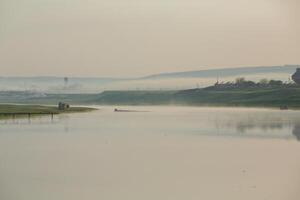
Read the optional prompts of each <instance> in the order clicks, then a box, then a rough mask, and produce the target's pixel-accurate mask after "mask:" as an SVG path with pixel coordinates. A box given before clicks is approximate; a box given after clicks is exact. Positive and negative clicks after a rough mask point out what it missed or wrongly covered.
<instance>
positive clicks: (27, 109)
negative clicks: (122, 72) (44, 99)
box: [0, 104, 94, 115]
mask: <svg viewBox="0 0 300 200" xmlns="http://www.w3.org/2000/svg"><path fill="white" fill-rule="evenodd" d="M92 110H94V109H93V108H87V107H71V108H69V109H66V110H59V109H58V108H57V107H56V106H41V105H13V104H0V115H9V114H12V115H13V114H60V113H74V112H88V111H92Z"/></svg>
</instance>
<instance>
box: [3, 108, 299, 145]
mask: <svg viewBox="0 0 300 200" xmlns="http://www.w3.org/2000/svg"><path fill="white" fill-rule="evenodd" d="M98 108H99V110H97V111H94V112H91V113H79V114H78V113H77V114H67V115H58V116H55V117H54V119H51V118H50V116H44V117H36V118H31V119H14V120H13V119H7V120H2V121H0V125H1V126H0V134H26V133H30V134H32V133H40V134H43V133H52V134H58V133H61V134H64V133H69V134H84V133H96V134H163V135H167V134H184V135H199V136H201V135H205V136H225V137H227V136H232V137H256V138H281V139H298V140H300V111H280V110H271V109H253V108H199V107H128V106H127V107H124V106H123V107H122V106H121V107H120V106H119V107H117V108H119V109H126V110H133V111H138V112H114V108H115V107H98Z"/></svg>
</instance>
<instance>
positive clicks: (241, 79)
mask: <svg viewBox="0 0 300 200" xmlns="http://www.w3.org/2000/svg"><path fill="white" fill-rule="evenodd" d="M244 82H245V78H244V77H239V78H236V79H235V84H237V85H243V83H244Z"/></svg>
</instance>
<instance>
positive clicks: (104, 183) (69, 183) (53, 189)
mask: <svg viewBox="0 0 300 200" xmlns="http://www.w3.org/2000/svg"><path fill="white" fill-rule="evenodd" d="M98 108H99V110H98V111H94V112H91V113H78V114H66V115H58V116H55V117H54V119H51V117H50V116H44V117H36V118H30V119H6V120H1V121H0V160H1V162H0V177H1V179H0V198H1V199H5V200H40V199H43V200H52V199H57V200H66V199H72V200H77V199H78V200H79V199H120V198H121V199H128V200H132V199H134V200H135V199H136V200H140V199H145V200H147V199H149V200H150V199H158V200H165V199H176V200H177V199H178V200H181V199H199V198H204V199H228V200H229V199H230V200H240V199H245V200H252V199H258V200H263V199H272V200H282V199H289V200H298V199H299V197H300V193H299V190H298V188H299V184H300V173H299V168H300V159H299V158H300V157H299V151H300V141H298V140H300V128H299V127H300V125H299V124H300V120H299V117H298V116H299V111H279V110H271V109H254V108H251V109H250V108H201V107H200V108H199V107H197V108H195V107H171V106H169V107H163V106H162V107H151V106H150V107H123V106H122V107H121V106H119V107H117V108H118V109H128V110H131V111H138V112H113V110H114V109H115V107H105V106H104V107H98Z"/></svg>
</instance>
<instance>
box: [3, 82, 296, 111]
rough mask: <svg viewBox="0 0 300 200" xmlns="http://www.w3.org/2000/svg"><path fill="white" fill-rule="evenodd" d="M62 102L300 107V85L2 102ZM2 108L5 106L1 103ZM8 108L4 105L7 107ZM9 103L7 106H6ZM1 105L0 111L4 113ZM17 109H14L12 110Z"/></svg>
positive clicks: (23, 96) (22, 96) (13, 98)
mask: <svg viewBox="0 0 300 200" xmlns="http://www.w3.org/2000/svg"><path fill="white" fill-rule="evenodd" d="M59 101H63V102H68V103H71V104H81V105H170V104H172V105H185V106H247V107H275V108H279V107H280V106H288V107H289V108H300V87H299V86H298V87H295V86H293V87H262V88H259V87H256V88H225V89H220V88H213V87H210V88H204V89H191V90H181V91H105V92H102V93H100V94H46V95H45V96H43V97H33V96H28V95H26V94H15V95H11V96H10V95H9V94H6V95H2V96H1V95H0V102H3V103H5V102H12V103H16V104H17V103H22V104H39V105H45V104H57V102H59ZM2 107H3V106H2ZM4 107H5V106H4ZM7 108H8V106H6V109H7ZM1 109H3V108H1V107H0V113H1ZM13 109H15V108H11V110H13ZM25 109H28V110H31V109H33V110H35V111H38V112H49V109H50V110H51V112H54V113H56V112H58V113H59V112H60V111H59V110H58V109H56V108H55V107H41V106H32V105H31V107H30V106H29V107H27V108H22V109H21V110H23V111H25ZM82 109H83V111H85V110H86V108H71V109H70V110H67V111H65V112H78V111H79V112H81V111H82Z"/></svg>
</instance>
